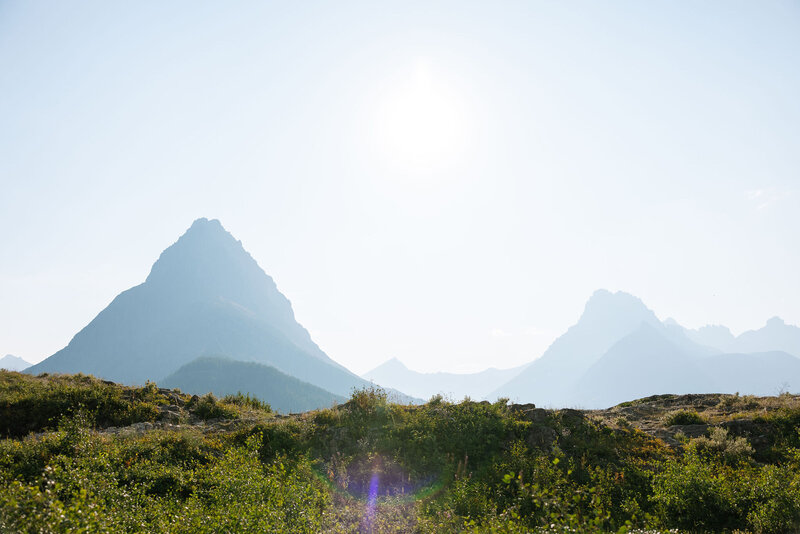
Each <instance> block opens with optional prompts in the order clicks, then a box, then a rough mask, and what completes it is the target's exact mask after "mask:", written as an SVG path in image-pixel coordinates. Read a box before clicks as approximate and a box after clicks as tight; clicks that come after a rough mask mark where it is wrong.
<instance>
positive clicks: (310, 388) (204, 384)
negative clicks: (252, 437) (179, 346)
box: [159, 357, 345, 413]
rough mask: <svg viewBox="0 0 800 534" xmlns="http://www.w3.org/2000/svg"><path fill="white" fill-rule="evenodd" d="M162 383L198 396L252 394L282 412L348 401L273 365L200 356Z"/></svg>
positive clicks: (325, 406)
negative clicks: (285, 372) (207, 394)
mask: <svg viewBox="0 0 800 534" xmlns="http://www.w3.org/2000/svg"><path fill="white" fill-rule="evenodd" d="M159 385H160V386H162V387H167V388H180V390H181V391H183V392H185V393H194V394H197V395H202V394H204V393H208V392H212V393H214V394H215V395H217V396H223V395H228V394H236V393H240V392H241V393H249V394H250V395H253V396H255V397H257V398H259V399H260V400H262V401H264V402H268V403H269V404H270V406H272V408H273V409H274V410H276V411H278V412H281V413H290V412H305V411H308V410H315V409H317V408H327V407H330V406H331V405H332V404H333V403H335V402H344V400H345V398H344V397H342V396H339V395H334V394H333V393H331V392H330V391H327V390H324V389H322V388H319V387H317V386H314V385H312V384H309V383H308V382H303V381H302V380H298V379H297V378H294V377H292V376H289V375H287V374H284V373H281V372H280V371H278V370H277V369H275V368H274V367H270V366H268V365H264V364H260V363H255V362H241V361H235V360H230V359H227V358H211V357H204V358H198V359H196V360H193V361H191V362H189V363H187V364H186V365H184V366H182V367H181V368H180V369H178V370H177V371H175V372H174V373H172V374H171V375H169V376H168V377H166V378H164V379H163V380H160V381H159Z"/></svg>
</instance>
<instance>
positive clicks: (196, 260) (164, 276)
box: [146, 218, 265, 286]
mask: <svg viewBox="0 0 800 534" xmlns="http://www.w3.org/2000/svg"><path fill="white" fill-rule="evenodd" d="M264 274H265V273H264V272H263V271H262V270H261V268H260V267H259V266H258V264H257V263H256V261H255V260H254V259H253V258H252V256H250V254H249V253H248V252H247V251H246V250H245V249H244V247H243V246H242V243H241V241H238V240H237V239H236V238H235V237H233V235H231V234H230V232H228V231H227V230H226V229H225V228H224V227H223V226H222V223H220V222H219V220H217V219H210V220H209V219H206V218H200V219H197V220H196V221H194V222H193V223H192V225H191V226H190V227H189V229H188V230H186V232H184V233H183V235H181V236H180V237H179V238H178V240H177V241H176V242H175V243H173V244H172V245H171V246H169V247H167V249H166V250H164V252H162V253H161V255H160V256H159V258H158V260H157V261H156V262H155V263H154V264H153V267H152V269H151V270H150V274H149V276H148V277H147V280H146V282H149V283H157V284H173V285H174V284H180V285H185V284H186V283H187V282H190V281H191V282H192V285H193V286H198V285H199V286H206V285H208V284H209V283H211V282H213V281H214V280H222V279H227V280H234V279H237V278H240V279H241V278H245V279H252V278H257V277H261V276H264Z"/></svg>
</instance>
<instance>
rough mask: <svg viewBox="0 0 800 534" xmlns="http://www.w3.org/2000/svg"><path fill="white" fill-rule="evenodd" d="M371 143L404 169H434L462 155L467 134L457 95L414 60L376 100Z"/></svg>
mask: <svg viewBox="0 0 800 534" xmlns="http://www.w3.org/2000/svg"><path fill="white" fill-rule="evenodd" d="M376 122H377V124H376V126H377V128H376V130H377V131H376V134H377V135H376V141H377V142H378V143H379V148H380V151H381V152H382V153H383V154H382V155H383V157H385V158H386V159H387V160H388V161H389V162H390V163H392V164H393V165H396V166H398V167H401V168H404V169H406V170H419V171H425V170H436V169H440V168H442V167H447V166H451V165H453V164H454V163H455V162H456V161H458V159H459V158H460V157H461V156H462V155H463V154H464V151H465V149H466V145H467V139H468V136H469V135H468V134H469V122H470V121H469V120H468V109H467V106H466V105H465V102H464V100H463V98H462V96H461V95H460V94H459V93H458V92H457V91H456V90H454V88H452V87H451V86H449V85H448V84H447V83H446V82H445V80H443V79H442V78H441V77H439V76H437V75H436V73H435V72H434V69H433V67H432V65H431V64H430V63H427V62H419V63H418V64H417V65H416V67H415V69H414V71H413V73H412V74H411V76H409V77H408V78H407V79H405V80H403V81H401V82H399V83H397V84H395V85H394V86H393V87H392V88H391V89H390V90H389V91H387V92H386V94H385V95H384V96H383V98H382V99H381V100H380V104H379V106H378V112H377V121H376Z"/></svg>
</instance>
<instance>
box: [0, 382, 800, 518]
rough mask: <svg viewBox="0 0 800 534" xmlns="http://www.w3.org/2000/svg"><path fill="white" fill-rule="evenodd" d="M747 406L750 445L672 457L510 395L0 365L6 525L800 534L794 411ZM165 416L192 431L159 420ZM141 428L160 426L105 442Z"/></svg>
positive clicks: (668, 414)
mask: <svg viewBox="0 0 800 534" xmlns="http://www.w3.org/2000/svg"><path fill="white" fill-rule="evenodd" d="M695 400H697V399H695ZM700 400H701V401H703V402H705V404H703V405H702V406H705V405H707V404H710V405H711V406H713V409H712V408H708V409H705V408H699V409H691V408H690V407H681V406H680V401H681V399H680V398H676V397H674V396H673V397H671V398H669V399H667V398H663V399H654V400H650V401H647V402H649V403H651V404H652V403H658V402H661V403H664V406H661V407H657V406H656V404H654V406H656V408H653V410H652V411H654V414H653V417H654V418H656V419H658V420H659V421H660V422H661V423H662V424H666V422H670V421H672V420H676V419H677V420H680V421H686V420H692V421H695V420H697V418H700V419H702V420H711V419H712V418H711V417H710V415H709V414H711V413H712V412H713V413H714V414H716V415H715V417H721V416H720V415H719V413H721V412H720V411H718V410H719V406H718V402H717V400H714V402H712V403H709V402H706V401H708V399H700ZM737 402H738V401H737ZM747 402H748V403H749V402H756V403H758V404H759V409H761V411H762V412H763V413H764V414H765V415H763V417H762V420H760V421H757V422H755V423H754V424H759V425H762V427H763V429H764V432H767V433H768V438H769V439H768V440H767V441H765V442H764V443H762V444H761V445H760V446H759V447H760V448H759V447H755V446H754V445H751V443H750V442H749V441H748V439H747V438H746V437H743V436H738V435H734V434H733V433H732V431H727V430H725V429H723V428H722V427H721V426H712V427H711V431H710V432H709V435H708V436H706V437H701V438H695V439H688V438H687V439H686V440H685V442H684V443H681V444H680V445H679V447H678V448H675V447H670V446H668V445H667V444H666V443H665V442H663V441H661V440H659V439H656V438H655V437H653V435H651V434H649V433H646V432H643V431H642V430H641V429H640V428H639V427H638V426H637V425H639V424H640V423H641V421H638V420H636V419H635V417H634V415H631V416H630V417H629V418H628V419H626V421H627V423H626V424H625V425H621V424H619V425H618V424H614V423H613V421H614V420H615V419H616V418H618V417H619V416H618V414H617V415H614V414H615V413H616V412H613V411H612V412H609V414H608V415H607V417H606V418H604V417H603V416H602V414H596V413H595V414H589V415H590V416H588V417H587V416H585V415H584V414H583V413H581V412H577V411H574V410H564V411H560V412H559V411H548V412H546V415H545V416H544V417H541V416H540V415H541V414H540V415H539V416H537V417H536V418H533V417H531V418H530V419H528V418H527V417H529V414H527V412H523V411H517V410H514V409H513V406H508V405H507V404H506V403H505V402H497V403H488V402H473V401H468V400H465V401H462V402H459V403H454V402H448V401H446V400H445V399H442V398H434V399H431V401H430V402H428V403H427V404H425V405H422V406H403V405H398V404H393V403H390V402H388V401H387V397H386V395H385V394H384V393H383V392H382V391H380V390H361V391H356V392H354V394H353V395H352V397H351V398H350V400H349V401H348V402H346V403H344V404H342V405H339V406H335V407H332V408H329V409H325V410H318V411H313V412H308V413H304V414H299V415H295V416H278V415H276V414H274V413H272V412H271V411H270V410H269V408H268V407H267V406H265V405H263V404H261V403H260V402H259V401H258V400H257V399H253V398H250V397H247V396H246V395H236V396H230V397H225V398H222V399H217V398H215V397H213V396H210V395H207V396H203V397H190V396H188V395H183V394H181V393H179V392H175V391H166V390H159V389H158V388H155V387H154V386H145V387H144V388H126V387H122V386H117V385H114V384H108V383H105V382H102V381H100V380H97V379H94V378H92V377H85V376H79V375H78V376H43V377H30V376H26V375H19V374H18V373H2V374H0V408H2V409H3V410H6V411H5V412H3V414H13V416H14V419H13V420H12V421H7V420H5V418H4V419H3V424H5V425H6V428H7V432H6V435H7V436H8V437H6V438H5V439H2V440H0V531H2V532H98V531H102V532H187V533H188V532H330V533H355V532H372V533H382V532H435V533H446V532H447V533H449V532H508V533H515V532H519V533H522V532H608V531H614V532H617V531H621V532H625V531H630V532H633V531H637V530H638V531H649V532H663V531H668V530H670V529H678V530H680V531H688V532H701V531H711V532H716V531H719V532H723V531H725V532H732V531H734V530H740V531H751V532H792V531H797V530H798V529H800V469H798V467H800V442H798V434H797V430H796V429H797V428H798V425H800V415H798V414H800V410H798V409H797V408H796V407H794V406H795V405H794V404H793V401H792V400H791V399H780V402H781V403H782V404H781V407H779V408H778V407H776V408H774V409H772V408H770V409H769V410H767V411H764V408H766V407H768V406H771V405H772V404H773V403H775V402H776V401H775V400H774V399H772V398H764V399H753V400H748V401H747ZM667 403H668V406H667ZM20 406H25V407H27V408H28V409H27V411H23V410H22V409H21V408H20ZM142 406H152V407H154V409H155V411H148V409H143V408H142ZM166 406H170V407H171V409H173V410H174V409H175V407H178V409H179V410H180V412H181V417H182V418H183V420H184V421H185V422H184V423H181V424H180V425H179V426H178V425H171V426H169V425H160V423H159V421H160V419H159V417H160V414H162V413H163V411H164V408H165V407H166ZM698 406H701V404H698ZM676 407H677V409H676ZM724 408H725V409H726V410H730V406H725V407H724ZM748 409H749V408H748ZM715 410H716V411H715ZM679 413H693V415H690V416H688V418H687V416H686V415H680V416H678V415H677V414H679ZM132 414H133V415H132ZM142 414H144V415H142ZM735 415H736V412H731V413H730V418H729V419H728V420H732V419H734V418H735ZM695 416H696V417H695ZM606 419H608V420H609V421H610V422H609V423H606V422H605V421H606ZM140 422H151V423H153V429H152V430H150V431H140V430H135V431H134V430H129V431H128V430H126V431H119V429H117V431H114V432H109V431H108V430H107V428H108V426H124V424H127V425H128V426H127V427H125V428H127V429H134V428H138V427H135V426H134V427H131V426H130V425H131V424H134V423H140ZM231 422H235V423H236V424H235V425H233V426H228V423H231ZM720 422H722V423H724V421H720ZM112 423H113V425H112ZM648 424H649V423H648ZM682 424H687V423H682ZM159 425H160V426H159ZM762 427H759V428H762ZM661 428H664V427H661ZM673 531H674V530H673Z"/></svg>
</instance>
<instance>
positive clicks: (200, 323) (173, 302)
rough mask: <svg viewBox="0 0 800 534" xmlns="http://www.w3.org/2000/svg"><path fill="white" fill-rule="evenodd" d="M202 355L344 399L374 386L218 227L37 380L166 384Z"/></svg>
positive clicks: (118, 302)
mask: <svg viewBox="0 0 800 534" xmlns="http://www.w3.org/2000/svg"><path fill="white" fill-rule="evenodd" d="M201 356H222V357H227V358H231V359H234V360H240V361H252V362H257V363H261V364H266V365H270V366H272V367H275V368H276V369H278V370H279V371H281V372H282V373H285V374H288V375H290V376H294V377H296V378H298V379H300V380H303V381H305V382H309V383H311V384H314V385H316V386H319V387H321V388H323V389H326V390H328V391H330V392H333V393H335V394H337V395H348V394H349V393H350V391H351V389H352V388H354V387H362V386H366V385H368V383H367V382H366V381H365V380H363V379H361V378H359V377H357V376H356V375H354V374H353V373H351V372H350V371H348V370H347V369H345V368H344V367H342V366H341V365H339V364H337V363H336V362H334V361H333V360H331V359H330V358H329V357H328V356H327V355H326V354H325V353H324V352H323V351H322V350H321V349H320V348H319V347H318V346H317V345H316V343H314V341H313V340H312V339H311V336H310V335H309V334H308V331H306V329H305V328H303V327H302V326H301V325H300V324H298V323H297V321H296V320H295V318H294V312H293V311H292V307H291V304H290V302H289V300H288V299H287V298H286V297H284V296H283V295H282V294H281V293H280V291H278V288H277V286H276V285H275V282H274V281H273V280H272V278H270V277H269V276H268V275H267V274H266V273H265V272H264V271H263V270H262V269H261V267H259V266H258V264H257V263H256V261H255V260H254V259H253V258H252V257H251V256H250V254H248V253H247V251H245V249H244V247H243V246H242V244H241V242H239V241H237V240H236V239H235V238H234V237H233V236H232V235H231V234H230V233H228V232H227V231H226V230H225V229H224V228H223V227H222V225H221V224H220V222H219V221H217V220H208V219H198V220H196V221H195V222H194V223H193V224H192V226H191V227H190V228H189V229H188V230H187V231H186V233H184V234H183V235H182V236H181V237H180V238H179V239H178V241H177V242H176V243H174V244H173V245H172V246H170V247H169V248H167V249H166V250H164V252H163V253H162V254H161V256H160V257H159V259H158V261H156V262H155V264H154V265H153V267H152V269H151V271H150V274H149V276H148V277H147V279H146V280H145V282H144V283H143V284H141V285H138V286H135V287H133V288H131V289H128V290H127V291H123V292H122V293H120V294H119V295H118V296H117V297H116V298H115V299H114V300H113V301H112V302H111V304H109V305H108V307H107V308H105V309H104V310H103V311H101V312H100V313H99V314H98V315H97V317H95V318H94V320H92V322H91V323H89V324H88V325H87V326H86V327H85V328H84V329H83V330H81V331H80V332H78V333H77V334H76V335H75V337H74V338H73V339H72V341H70V343H69V344H68V345H67V346H66V347H65V348H63V349H62V350H60V351H58V352H57V353H55V354H53V355H52V356H51V357H49V358H47V359H46V360H44V361H43V362H41V363H39V364H37V365H35V366H33V367H31V368H30V369H29V370H28V372H30V373H42V372H67V373H77V372H83V373H91V374H94V375H96V376H100V377H103V378H107V379H110V380H115V381H118V382H123V383H127V384H142V383H144V382H145V381H146V380H153V381H158V380H160V379H162V378H164V377H166V376H167V375H169V374H171V373H173V372H175V371H176V370H178V369H179V368H180V367H182V366H183V365H185V364H187V363H189V362H190V361H192V360H194V359H196V358H198V357H201Z"/></svg>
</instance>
